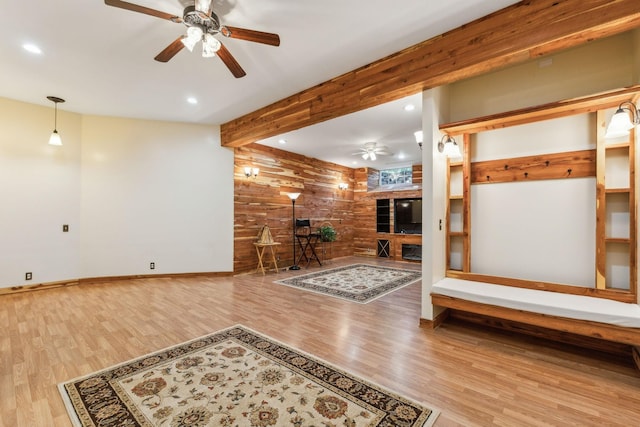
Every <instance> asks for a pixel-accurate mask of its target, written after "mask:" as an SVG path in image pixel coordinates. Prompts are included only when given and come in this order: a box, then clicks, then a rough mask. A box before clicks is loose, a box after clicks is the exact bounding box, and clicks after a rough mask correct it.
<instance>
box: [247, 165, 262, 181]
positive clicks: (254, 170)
mask: <svg viewBox="0 0 640 427" xmlns="http://www.w3.org/2000/svg"><path fill="white" fill-rule="evenodd" d="M259 173H260V169H258V168H250V167H248V166H247V167H246V168H244V176H246V177H247V178H249V177H250V176H252V175H253V177H254V178H256V177H257V176H258V174H259Z"/></svg>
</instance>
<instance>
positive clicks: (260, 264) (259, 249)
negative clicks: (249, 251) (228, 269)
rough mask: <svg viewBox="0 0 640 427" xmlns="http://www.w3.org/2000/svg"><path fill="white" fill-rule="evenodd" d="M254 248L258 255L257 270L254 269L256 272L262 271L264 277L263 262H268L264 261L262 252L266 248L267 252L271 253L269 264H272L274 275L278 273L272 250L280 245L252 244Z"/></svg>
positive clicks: (274, 251)
mask: <svg viewBox="0 0 640 427" xmlns="http://www.w3.org/2000/svg"><path fill="white" fill-rule="evenodd" d="M253 245H254V246H255V247H256V252H257V253H258V268H256V271H258V270H260V271H262V275H263V276H264V262H265V261H267V262H268V260H265V259H264V250H265V249H266V248H269V250H270V251H271V262H273V266H274V268H275V270H276V273H277V272H278V260H277V259H276V250H275V249H274V248H275V247H276V246H278V245H280V243H275V242H273V243H254V244H253Z"/></svg>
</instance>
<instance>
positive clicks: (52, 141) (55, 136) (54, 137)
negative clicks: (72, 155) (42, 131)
mask: <svg viewBox="0 0 640 427" xmlns="http://www.w3.org/2000/svg"><path fill="white" fill-rule="evenodd" d="M47 99H48V100H49V101H52V102H53V103H54V105H55V113H54V114H55V115H54V116H53V117H54V119H53V132H52V133H51V136H50V137H49V145H56V146H60V145H62V138H60V134H59V133H58V103H59V102H64V99H62V98H58V97H57V96H47Z"/></svg>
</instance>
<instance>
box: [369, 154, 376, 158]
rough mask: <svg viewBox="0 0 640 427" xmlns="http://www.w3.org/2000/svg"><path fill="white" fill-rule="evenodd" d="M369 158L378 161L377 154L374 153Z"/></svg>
mask: <svg viewBox="0 0 640 427" xmlns="http://www.w3.org/2000/svg"><path fill="white" fill-rule="evenodd" d="M369 156H370V157H371V160H375V159H376V153H373V152H372V153H371V154H370V155H369Z"/></svg>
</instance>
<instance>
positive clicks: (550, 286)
mask: <svg viewBox="0 0 640 427" xmlns="http://www.w3.org/2000/svg"><path fill="white" fill-rule="evenodd" d="M446 276H447V277H451V278H454V279H462V280H472V281H475V282H483V283H493V284H496V285H504V286H514V287H517V288H525V289H535V290H539V291H547V292H559V293H564V294H571V295H583V296H590V297H596V298H607V299H611V300H614V301H620V302H626V303H632V304H636V299H635V298H636V297H635V295H634V294H633V293H630V292H629V291H624V290H618V289H595V288H585V287H583V286H571V285H563V284H560V283H549V282H539V281H535V280H525V279H514V278H511V277H501V276H489V275H486V274H478V273H465V272H462V271H457V270H447V273H446Z"/></svg>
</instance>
